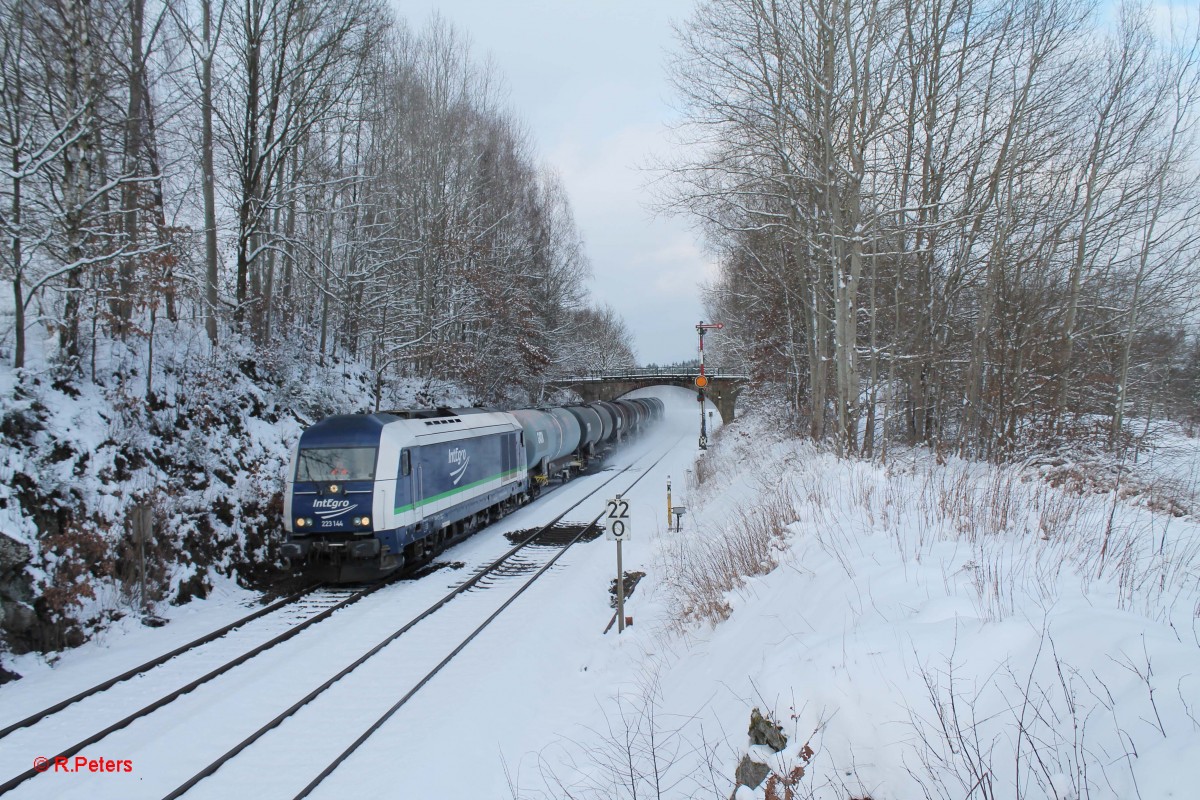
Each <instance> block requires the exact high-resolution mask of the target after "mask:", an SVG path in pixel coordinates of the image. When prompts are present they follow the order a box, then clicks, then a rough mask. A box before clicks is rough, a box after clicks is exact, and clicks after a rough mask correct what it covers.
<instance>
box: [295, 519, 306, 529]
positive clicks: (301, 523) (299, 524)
mask: <svg viewBox="0 0 1200 800" xmlns="http://www.w3.org/2000/svg"><path fill="white" fill-rule="evenodd" d="M296 527H297V528H303V527H304V517H297V518H296Z"/></svg>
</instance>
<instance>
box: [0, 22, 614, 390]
mask: <svg viewBox="0 0 1200 800" xmlns="http://www.w3.org/2000/svg"><path fill="white" fill-rule="evenodd" d="M0 20H2V22H0V75H2V77H0V147H2V148H3V150H4V154H3V162H4V164H5V166H4V170H3V178H2V179H0V225H2V226H3V232H4V239H5V242H4V246H3V247H2V248H0V273H2V274H3V284H4V286H5V287H6V289H7V291H4V292H3V294H0V300H2V301H3V308H2V310H0V351H2V352H0V357H3V358H4V359H5V360H6V361H7V362H8V363H9V364H10V365H11V366H13V367H14V368H17V369H22V368H26V367H29V366H31V365H35V364H36V365H41V364H47V365H51V366H52V367H53V369H54V370H55V371H56V373H57V374H58V375H59V376H60V377H62V378H63V379H66V380H75V379H77V378H86V379H89V380H95V379H96V378H97V376H98V374H101V373H103V372H104V371H105V363H106V359H105V358H104V354H105V353H106V352H109V351H110V350H112V349H113V348H114V347H116V348H118V349H119V348H121V347H123V346H135V347H141V346H142V344H141V343H144V342H149V343H151V344H152V343H153V337H154V336H155V331H156V327H157V328H158V329H159V330H161V326H162V325H163V324H164V323H168V324H171V325H183V326H185V327H187V326H190V327H193V328H195V329H197V330H200V329H202V330H204V332H205V335H206V337H207V339H208V342H209V345H210V346H211V347H212V348H214V349H218V348H221V347H222V346H224V345H226V344H227V343H228V341H229V340H230V339H231V338H233V339H237V340H239V341H242V342H246V343H248V344H249V345H250V346H251V347H252V348H253V349H254V351H256V352H258V353H260V354H266V353H271V352H273V351H274V348H276V347H277V345H278V344H279V343H280V342H282V341H288V342H290V343H291V344H296V343H300V344H301V345H302V350H303V352H304V353H305V354H306V355H307V356H308V357H311V358H312V359H313V360H314V361H316V362H317V363H319V364H325V363H326V362H327V360H328V359H330V358H331V357H345V358H349V359H355V360H358V361H361V362H363V363H365V364H368V365H369V367H370V370H371V371H372V373H373V375H374V377H375V383H376V396H377V400H378V396H379V395H380V393H381V392H382V390H383V388H384V386H385V385H387V384H388V382H389V381H393V380H396V379H400V378H418V379H443V380H453V381H456V382H459V383H460V384H461V385H463V386H464V387H465V388H466V389H467V390H468V391H469V392H470V394H471V395H472V396H473V398H474V399H475V400H476V401H479V402H497V401H501V400H503V399H505V398H506V397H508V396H510V395H512V396H515V397H519V396H521V394H522V393H524V394H525V395H528V396H532V397H533V398H534V399H536V398H537V397H538V396H539V393H540V382H541V380H542V379H543V378H544V377H545V376H547V375H552V374H562V373H564V372H565V373H570V372H573V371H577V370H584V369H589V368H593V367H594V366H595V361H596V359H601V360H603V361H604V362H606V363H607V362H612V361H614V359H615V360H616V361H618V362H623V363H632V361H633V353H632V350H631V346H630V337H629V335H628V332H627V331H626V330H625V329H624V327H623V324H622V323H621V321H620V320H619V319H618V318H617V317H616V316H615V314H614V313H613V312H612V310H611V309H608V308H592V307H590V306H589V304H588V301H587V300H588V299H587V291H586V281H587V279H588V278H589V276H590V266H589V262H588V259H587V256H586V254H585V252H584V247H583V241H582V238H581V236H580V233H579V230H578V229H577V227H576V225H575V222H574V220H573V217H572V213H571V207H570V203H569V201H568V198H567V196H566V194H565V192H564V190H563V187H562V185H561V183H560V181H559V180H558V179H557V177H556V176H555V174H554V173H553V172H552V171H551V170H549V169H547V168H545V167H543V166H541V165H540V164H539V161H538V157H537V153H536V149H535V147H534V144H533V142H532V141H531V139H530V136H529V135H528V133H527V132H526V131H525V130H524V128H523V126H522V123H521V122H520V120H519V118H518V117H517V116H516V115H515V114H514V113H513V111H512V110H510V109H509V108H507V106H506V99H505V98H506V95H505V90H504V87H503V80H502V78H501V76H500V75H499V74H498V72H497V70H496V69H495V68H494V67H493V66H492V65H490V64H488V63H487V62H479V61H478V60H476V59H474V58H473V57H472V55H471V48H470V43H469V41H468V40H467V39H466V37H465V36H464V34H462V33H461V32H458V31H456V30H454V29H453V28H452V27H451V26H449V25H448V24H446V23H444V22H442V21H440V20H439V19H437V18H434V19H433V20H431V21H429V22H428V24H426V25H425V26H424V27H423V28H422V29H421V30H420V31H419V32H414V30H412V29H410V28H409V26H408V25H407V24H405V22H404V21H403V20H401V19H400V18H398V17H397V15H396V14H395V12H393V11H392V10H391V9H390V7H389V5H388V4H387V3H386V2H384V0H343V1H341V2H332V1H331V0H194V1H191V0H189V1H187V2H157V0H0ZM604 339H607V340H608V341H607V342H604V346H603V347H601V343H602V342H603V340H604ZM131 343H132V344H131ZM152 353H153V351H152V350H151V354H152ZM98 356H99V358H98ZM98 360H99V362H100V363H99V364H98V363H97V362H98ZM148 369H149V370H152V366H151V367H149V368H148ZM149 389H150V390H151V391H152V390H153V387H149Z"/></svg>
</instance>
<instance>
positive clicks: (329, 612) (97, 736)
mask: <svg viewBox="0 0 1200 800" xmlns="http://www.w3.org/2000/svg"><path fill="white" fill-rule="evenodd" d="M389 583H390V582H388V581H384V582H382V583H378V584H375V585H374V586H368V587H367V588H365V589H362V590H360V591H358V592H356V593H354V594H352V595H350V596H349V597H347V598H346V599H345V600H342V601H341V602H339V603H337V604H336V605H333V606H330V607H329V608H327V609H325V610H324V611H321V612H320V613H318V614H316V615H314V616H312V617H310V618H309V619H306V620H305V621H304V622H302V623H300V624H299V625H296V626H294V627H291V628H289V629H288V630H286V631H284V632H283V633H281V634H279V635H278V636H276V637H274V638H272V639H269V640H267V641H266V642H263V643H262V644H260V645H258V646H257V647H255V648H253V649H251V650H249V651H247V652H245V653H243V654H242V655H240V656H238V657H237V658H235V659H233V660H232V661H227V662H226V663H225V664H223V665H221V666H219V667H217V668H216V669H214V670H212V671H210V672H207V673H205V674H204V675H202V676H200V677H199V678H196V679H195V680H193V681H191V682H189V683H187V684H186V685H184V686H181V687H180V688H178V689H176V690H174V691H172V692H170V693H168V694H166V695H163V696H162V697H160V698H159V699H158V700H155V701H154V702H153V703H151V704H150V705H147V706H144V707H143V708H141V709H139V710H138V711H135V712H133V713H132V714H130V715H128V716H127V717H124V718H123V719H120V720H118V721H117V722H114V723H113V724H112V725H109V726H108V727H107V728H104V729H103V730H101V731H99V732H97V733H94V734H92V735H91V736H89V737H87V738H86V739H84V740H82V741H80V742H76V743H75V744H73V745H71V746H70V747H67V748H66V749H65V750H62V751H61V752H59V753H58V754H56V755H55V756H53V757H51V758H49V759H48V761H49V763H55V761H56V760H57V759H59V758H70V757H71V756H73V755H75V754H77V753H79V752H80V751H81V750H83V749H84V748H85V747H88V746H89V745H93V744H95V743H96V742H99V741H100V740H102V739H104V738H105V737H107V736H109V735H111V734H113V733H115V732H116V731H119V730H121V729H122V728H124V727H127V726H128V725H129V724H130V723H132V722H134V721H135V720H138V719H141V718H142V717H144V716H147V715H148V714H152V713H153V712H155V711H157V710H158V709H160V708H162V707H163V706H166V705H168V704H170V703H173V702H174V701H175V700H177V699H179V698H180V697H182V696H183V695H185V694H187V693H188V692H191V691H193V690H194V689H196V688H197V687H199V686H202V685H203V684H205V683H208V682H209V681H211V680H213V679H214V678H216V677H218V676H220V675H223V674H224V673H226V672H228V671H229V670H231V669H233V668H234V667H237V666H239V665H241V664H244V663H245V662H247V661H249V660H250V659H252V658H254V657H255V656H257V655H259V654H260V653H262V652H264V651H266V650H269V649H271V648H272V647H274V646H275V645H277V644H282V643H283V642H286V641H287V640H288V639H291V638H292V637H293V636H296V635H297V634H299V633H300V632H301V631H304V630H307V629H308V628H310V627H312V626H313V625H316V624H317V623H318V622H323V621H324V620H326V619H329V617H331V616H333V614H334V613H335V612H337V611H340V610H342V609H343V608H346V607H347V606H349V605H352V604H353V603H357V602H358V601H359V600H361V599H363V598H364V597H366V596H367V595H369V594H371V593H373V592H376V591H378V590H379V589H382V588H383V587H384V586H387V585H389ZM41 774H43V773H42V772H41V771H39V770H37V769H34V768H32V767H31V768H30V769H27V770H25V771H24V772H22V773H19V774H18V775H16V776H15V777H13V778H10V779H9V780H7V781H5V782H4V783H0V794H4V793H6V792H8V791H10V790H12V789H14V788H16V787H17V786H19V785H21V784H22V783H24V782H25V781H27V780H29V779H30V778H35V777H37V776H38V775H41Z"/></svg>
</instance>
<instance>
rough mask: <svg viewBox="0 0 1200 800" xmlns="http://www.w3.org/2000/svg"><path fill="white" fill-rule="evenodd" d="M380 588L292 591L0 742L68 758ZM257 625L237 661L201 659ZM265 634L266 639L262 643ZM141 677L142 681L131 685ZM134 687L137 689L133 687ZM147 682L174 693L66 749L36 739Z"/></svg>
mask: <svg viewBox="0 0 1200 800" xmlns="http://www.w3.org/2000/svg"><path fill="white" fill-rule="evenodd" d="M384 585H386V584H377V585H374V586H368V587H365V588H362V589H338V588H327V587H323V586H317V587H309V588H307V589H303V590H301V591H298V592H295V593H293V594H291V595H289V596H287V597H285V598H283V599H281V600H278V601H276V602H275V603H272V604H270V605H268V606H265V607H264V608H261V609H259V610H258V611H256V612H254V613H252V614H248V615H247V616H245V617H242V618H241V619H239V620H235V621H234V622H231V623H229V624H228V625H225V626H224V627H222V628H219V629H217V630H215V631H213V632H211V633H209V634H206V635H205V636H202V637H200V638H198V639H195V640H193V641H191V642H188V643H187V644H184V645H182V646H180V647H177V648H175V649H174V650H172V651H170V652H169V653H165V654H163V655H161V656H158V657H157V658H154V659H151V660H150V661H147V662H145V663H144V664H140V665H138V666H136V667H134V668H132V669H130V670H127V671H125V672H123V673H121V674H120V675H117V676H115V677H113V678H110V679H108V680H106V681H103V682H101V683H98V684H96V685H95V686H92V687H90V688H88V689H85V690H84V691H81V692H79V693H77V694H75V695H72V696H71V697H68V698H66V699H64V700H62V701H60V702H58V703H55V704H54V705H51V706H49V707H47V708H44V709H42V710H40V711H38V712H36V713H34V714H30V715H28V716H26V717H24V718H22V719H20V720H17V721H16V722H13V723H11V724H9V725H8V726H6V727H5V728H3V729H2V730H0V739H10V740H11V739H25V741H23V742H17V743H12V742H11V741H10V742H6V743H5V747H6V749H8V748H10V747H11V748H13V750H16V749H17V748H20V749H22V750H25V751H32V752H38V753H41V754H43V755H44V754H48V753H52V754H53V755H49V756H47V758H49V760H50V762H51V763H53V761H54V759H55V758H56V757H57V758H66V759H70V758H71V757H72V756H75V755H76V754H78V753H80V752H81V751H82V750H83V749H84V748H86V747H88V746H90V745H92V744H95V743H97V742H99V741H101V740H103V739H104V738H106V737H108V736H109V735H110V734H112V733H114V732H115V731H118V730H121V729H122V728H125V727H126V726H128V725H129V724H131V723H133V722H134V721H136V720H138V719H141V718H142V717H145V716H147V715H149V714H151V713H153V712H155V711H157V710H158V709H160V708H163V707H164V706H166V705H168V704H170V703H172V702H174V701H175V700H176V699H178V698H179V697H181V696H183V695H185V694H187V693H189V692H191V691H193V690H194V689H196V688H197V687H199V686H201V685H203V684H205V683H208V682H209V681H211V680H213V679H215V678H217V677H219V676H221V675H223V674H225V673H226V672H228V671H230V670H232V669H233V668H234V667H237V666H239V665H240V664H243V663H245V662H247V661H249V660H250V659H252V658H254V657H255V656H257V655H259V654H261V653H263V652H266V651H267V650H270V649H271V648H273V647H275V646H276V645H279V644H281V643H283V642H286V641H288V640H289V639H291V638H293V637H295V636H297V635H298V634H300V633H301V632H303V631H305V630H307V629H309V628H311V627H312V626H314V625H316V624H318V623H320V622H323V621H325V620H327V619H329V618H330V617H331V616H333V615H334V614H335V613H336V612H338V611H340V610H342V609H344V608H346V607H348V606H350V605H353V604H354V603H357V602H358V601H359V600H362V599H363V598H364V597H366V596H368V595H370V594H371V593H373V592H375V591H377V590H378V589H380V588H382V587H383V586H384ZM296 612H299V614H298V615H297V613H296ZM296 616H300V617H301V619H300V621H298V622H297V621H296V620H295V617H296ZM273 617H274V618H278V622H279V625H276V626H272V625H271V624H270V623H272V622H273V621H274V620H273ZM289 617H291V619H289ZM256 622H257V623H262V624H260V625H259V626H258V627H266V628H267V630H266V631H264V632H262V633H260V634H259V636H258V637H257V638H258V639H259V641H258V643H257V644H255V645H254V646H253V647H251V648H250V649H248V650H247V649H244V647H239V648H238V653H239V654H238V655H237V656H236V657H235V658H232V659H228V660H226V659H225V658H224V657H221V658H219V664H218V665H217V666H215V667H211V666H210V663H209V661H210V660H209V659H206V658H205V656H206V655H207V652H206V651H205V650H204V649H203V648H204V646H205V645H208V644H211V643H215V642H219V641H221V640H223V639H225V638H226V637H228V636H229V635H230V634H231V633H234V632H235V631H239V630H244V629H247V628H250V627H251V626H253V624H254V623H256ZM271 627H282V628H283V630H281V631H279V632H278V633H276V632H274V631H272V630H270V628H271ZM264 635H265V636H266V639H265V640H262V637H263V636H264ZM251 638H253V637H251ZM188 656H191V658H190V661H191V663H184V661H185V660H188ZM176 659H179V661H176ZM171 662H175V664H174V665H172V664H171ZM172 667H173V668H172ZM157 671H165V672H167V673H170V674H164V675H162V676H161V677H160V676H158V675H156V672H157ZM181 673H182V675H183V676H184V677H183V678H180V674H181ZM149 676H154V677H153V678H152V679H151V680H149V681H147V680H146V679H147V678H148V677H149ZM139 678H140V679H142V680H141V681H136V680H135V679H139ZM181 679H182V680H184V681H185V682H184V683H183V684H182V685H179V680H181ZM135 683H137V684H139V685H134V684H135ZM146 683H151V684H154V683H160V684H171V685H174V686H175V688H174V689H171V690H169V691H166V692H165V693H163V694H161V695H160V696H159V697H158V698H157V699H156V700H154V701H153V702H150V703H148V704H146V705H142V706H140V707H138V708H137V710H135V711H133V712H132V713H126V714H124V715H123V716H121V717H120V718H119V719H117V720H115V721H114V722H112V723H111V724H110V725H107V726H106V727H104V728H102V729H101V730H99V731H96V732H95V733H92V734H91V735H89V736H86V737H85V738H83V739H81V740H79V741H76V742H74V743H73V744H70V745H68V746H66V747H62V746H47V744H46V743H45V742H46V740H47V739H50V738H53V736H54V733H55V731H54V730H50V731H49V732H48V734H47V735H46V736H40V735H39V734H40V733H41V730H40V729H41V728H48V729H53V728H58V729H59V730H61V731H62V732H63V733H67V734H70V733H73V732H74V731H75V730H76V728H77V726H78V723H77V722H76V720H75V719H71V718H69V717H71V716H74V717H76V718H79V717H88V716H89V715H93V714H98V715H101V716H102V715H103V713H104V710H105V709H100V710H99V711H98V712H97V710H96V709H92V708H88V707H87V705H88V703H87V701H88V700H89V699H92V698H97V699H99V698H102V697H107V696H108V695H109V694H111V693H112V692H113V690H114V688H115V687H119V686H120V685H121V684H128V686H129V688H128V689H127V690H126V692H124V694H125V695H127V697H139V696H144V695H145V694H146V693H148V687H147V686H145V685H144V684H146ZM125 702H127V700H126V699H125V698H122V699H118V700H117V701H116V703H115V704H114V703H111V702H110V703H109V704H107V705H109V707H110V708H111V707H113V706H114V705H115V707H116V708H118V709H120V708H122V707H128V706H127V705H125ZM139 702H140V701H136V702H135V703H134V705H135V706H136V705H137V703H139ZM80 704H82V705H80ZM73 711H74V712H76V713H75V714H74V715H72V713H71V712H73ZM109 716H110V718H111V716H113V715H112V714H110V715H109ZM22 731H25V733H19V732H22ZM60 741H61V740H60ZM39 774H41V773H40V772H39V771H38V770H37V769H35V768H32V767H31V768H29V769H27V770H25V771H23V772H21V773H19V774H17V775H15V776H14V777H12V778H10V779H8V780H6V781H4V782H3V783H0V794H4V793H6V792H8V791H10V790H11V789H14V788H16V787H17V786H19V785H20V784H22V783H24V782H25V781H27V780H29V779H30V778H33V777H36V776H37V775H39Z"/></svg>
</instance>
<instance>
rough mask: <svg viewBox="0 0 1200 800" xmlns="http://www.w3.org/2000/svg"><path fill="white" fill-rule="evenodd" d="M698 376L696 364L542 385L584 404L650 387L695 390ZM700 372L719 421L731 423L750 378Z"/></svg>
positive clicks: (611, 398)
mask: <svg viewBox="0 0 1200 800" xmlns="http://www.w3.org/2000/svg"><path fill="white" fill-rule="evenodd" d="M699 375H700V369H699V368H698V367H696V368H687V367H685V368H679V369H645V368H643V369H627V370H613V371H610V372H596V373H591V374H588V375H577V376H574V377H570V378H558V379H555V380H552V381H547V383H546V386H547V387H548V388H555V389H570V390H571V391H573V392H576V393H578V394H579V396H580V397H582V398H583V401H584V402H585V403H594V402H596V401H597V400H609V401H611V400H616V399H617V398H619V397H621V396H623V395H626V394H629V393H630V392H633V391H637V390H638V389H645V388H648V387H651V386H679V387H682V388H684V389H691V390H693V391H695V390H696V384H695V380H696V378H697V377H699ZM704 375H705V377H707V378H708V387H707V388H706V389H705V393H706V396H707V398H708V399H709V400H711V401H712V402H713V404H714V405H716V407H717V410H718V411H720V412H721V421H722V422H723V423H729V422H732V421H733V415H734V410H735V405H736V403H737V397H738V394H740V393H741V391H742V388H743V387H744V386H745V385H746V384H747V383H748V382H749V381H750V377H749V376H748V375H745V374H741V373H735V372H731V371H724V370H719V369H718V370H707V369H706V370H705V371H704Z"/></svg>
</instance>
